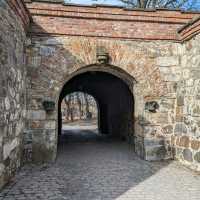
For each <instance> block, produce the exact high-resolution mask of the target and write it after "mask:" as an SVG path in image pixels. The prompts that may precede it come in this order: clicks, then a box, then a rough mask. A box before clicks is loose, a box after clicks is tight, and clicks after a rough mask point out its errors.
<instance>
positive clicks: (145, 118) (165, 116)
mask: <svg viewBox="0 0 200 200" xmlns="http://www.w3.org/2000/svg"><path fill="white" fill-rule="evenodd" d="M102 45H103V46H104V47H105V48H106V49H107V50H108V53H109V55H110V58H111V62H110V63H109V66H107V67H103V66H97V67H96V68H98V70H99V71H101V70H102V71H106V72H108V73H115V75H118V76H119V77H120V78H121V79H122V80H123V79H124V77H123V75H124V74H129V75H130V76H131V77H132V79H133V80H135V82H134V81H132V90H133V93H134V99H135V113H134V115H135V137H136V140H135V141H136V146H137V148H136V149H137V150H136V151H137V153H138V154H139V155H140V156H141V157H143V158H145V159H147V160H156V159H164V158H169V157H171V154H170V143H169V141H170V136H171V135H173V123H174V121H173V120H174V117H175V106H174V103H175V101H176V87H175V86H176V83H177V82H178V81H179V80H180V78H181V69H180V57H181V50H180V46H181V44H177V43H170V42H164V41H163V42H162V41H158V42H142V41H140V42H138V41H120V40H117V41H115V40H106V39H95V38H88V39H86V38H76V37H74V38H73V37H53V36H45V37H44V36H43V37H40V36H33V37H32V45H31V46H30V47H29V49H28V52H29V53H28V58H29V59H28V60H29V63H28V75H29V77H30V79H31V88H30V89H29V105H28V110H29V111H28V112H29V115H28V116H29V118H28V119H29V127H28V128H29V132H28V134H30V135H29V136H30V137H32V138H33V146H32V148H33V152H34V149H36V150H37V149H38V146H37V143H38V142H39V143H40V144H41V145H40V146H41V147H42V148H43V149H41V151H44V155H48V156H46V157H45V158H44V157H42V153H41V154H40V156H41V157H40V160H43V161H45V159H50V158H51V159H52V158H55V155H56V138H57V127H56V124H57V112H58V110H57V107H56V110H55V111H54V112H53V113H51V114H48V113H46V112H45V110H44V108H43V106H42V102H43V100H44V99H45V98H50V99H53V100H54V101H55V102H57V101H58V98H59V95H60V91H61V89H62V87H63V86H64V84H65V83H66V82H67V81H68V80H69V79H70V77H73V76H75V75H76V73H78V72H80V70H83V72H84V70H91V69H90V67H89V65H91V64H93V65H94V66H95V63H96V48H97V46H102ZM138 58H139V59H138ZM111 66H115V67H114V68H113V69H112V67H111ZM120 70H121V71H122V73H121V74H120V72H116V71H120ZM149 101H156V102H158V104H159V105H160V107H159V109H158V110H157V112H156V113H151V112H148V111H145V103H146V102H149ZM132 123H134V122H132ZM50 133H51V134H50ZM30 137H28V138H30ZM144 138H145V139H144ZM144 140H145V141H144ZM34 142H35V144H34ZM165 143H166V144H165ZM165 145H166V147H167V148H165ZM34 146H35V147H34ZM36 147H37V148H36ZM160 150H161V151H160ZM45 152H46V153H45ZM160 152H162V153H161V154H160ZM33 155H34V153H33ZM50 155H51V156H52V157H51V156H50ZM35 157H36V156H35ZM37 158H39V157H37Z"/></svg>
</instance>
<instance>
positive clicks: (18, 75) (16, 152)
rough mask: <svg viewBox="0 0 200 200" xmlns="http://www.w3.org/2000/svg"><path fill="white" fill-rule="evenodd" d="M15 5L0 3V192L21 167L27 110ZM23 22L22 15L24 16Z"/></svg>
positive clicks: (22, 42)
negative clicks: (13, 7)
mask: <svg viewBox="0 0 200 200" xmlns="http://www.w3.org/2000/svg"><path fill="white" fill-rule="evenodd" d="M10 5H13V6H14V5H15V6H16V7H15V8H16V10H17V9H18V11H19V10H21V12H23V11H24V10H23V9H22V7H23V6H22V5H21V4H16V1H9V2H8V1H5V0H2V1H1V2H0V188H1V187H2V186H3V185H4V184H5V183H7V182H8V180H9V179H10V178H11V177H12V176H13V174H14V173H15V171H16V169H18V168H19V166H20V164H21V152H22V150H23V147H22V138H23V130H24V124H25V117H26V116H25V109H26V107H25V106H26V68H25V54H24V53H25V42H26V33H25V29H24V28H25V27H24V25H25V24H24V21H23V19H22V18H21V17H20V16H18V15H16V10H13V9H12V8H11V7H10ZM24 19H25V13H24Z"/></svg>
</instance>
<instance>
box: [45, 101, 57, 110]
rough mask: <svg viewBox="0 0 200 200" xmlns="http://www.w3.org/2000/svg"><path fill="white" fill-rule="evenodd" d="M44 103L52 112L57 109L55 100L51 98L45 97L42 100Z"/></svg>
mask: <svg viewBox="0 0 200 200" xmlns="http://www.w3.org/2000/svg"><path fill="white" fill-rule="evenodd" d="M42 105H43V107H44V109H45V110H46V112H52V111H54V110H55V105H56V104H55V102H54V101H53V100H51V99H45V100H43V102H42Z"/></svg>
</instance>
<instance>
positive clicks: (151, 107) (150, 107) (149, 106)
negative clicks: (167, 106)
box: [145, 101, 159, 113]
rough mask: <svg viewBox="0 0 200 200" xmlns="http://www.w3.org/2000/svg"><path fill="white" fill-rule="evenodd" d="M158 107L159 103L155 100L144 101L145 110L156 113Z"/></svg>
mask: <svg viewBox="0 0 200 200" xmlns="http://www.w3.org/2000/svg"><path fill="white" fill-rule="evenodd" d="M158 108H159V104H158V103H157V102H156V101H149V102H146V103H145V110H147V111H149V112H152V113H156V111H157V109H158Z"/></svg>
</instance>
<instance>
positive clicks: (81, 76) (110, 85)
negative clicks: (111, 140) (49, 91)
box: [58, 66, 134, 142]
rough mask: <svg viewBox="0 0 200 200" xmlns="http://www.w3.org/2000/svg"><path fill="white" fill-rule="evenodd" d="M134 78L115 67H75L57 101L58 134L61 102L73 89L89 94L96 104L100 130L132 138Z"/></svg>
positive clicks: (123, 137)
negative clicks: (75, 69) (131, 78)
mask: <svg viewBox="0 0 200 200" xmlns="http://www.w3.org/2000/svg"><path fill="white" fill-rule="evenodd" d="M132 88H133V80H130V75H127V74H126V72H124V71H122V70H120V69H118V68H116V67H113V66H112V67H109V66H106V67H105V68H104V67H102V66H101V67H99V66H90V67H86V68H82V69H81V70H80V71H79V70H78V71H77V72H76V73H75V74H74V75H73V76H72V77H71V78H70V79H69V80H68V81H67V82H66V83H65V84H64V86H63V88H62V90H61V93H60V97H59V101H58V135H59V134H60V133H61V126H62V124H61V102H62V100H63V98H64V97H65V96H66V95H68V94H70V93H73V92H77V91H78V92H84V93H87V94H90V95H92V96H93V97H94V98H95V100H96V101H97V104H98V111H99V117H98V120H99V131H100V132H101V133H102V134H106V135H109V136H111V137H115V138H116V137H117V138H120V139H123V140H127V141H128V142H131V141H133V138H134V98H133V91H132Z"/></svg>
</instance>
